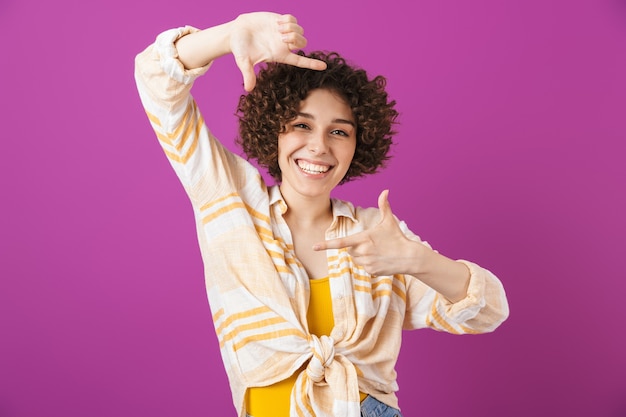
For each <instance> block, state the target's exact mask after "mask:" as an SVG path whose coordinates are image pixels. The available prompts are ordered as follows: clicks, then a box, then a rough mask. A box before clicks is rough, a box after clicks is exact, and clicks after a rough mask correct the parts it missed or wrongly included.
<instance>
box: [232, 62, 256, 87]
mask: <svg viewBox="0 0 626 417" xmlns="http://www.w3.org/2000/svg"><path fill="white" fill-rule="evenodd" d="M235 62H236V63H237V67H239V71H241V75H242V76H243V88H244V89H245V90H246V91H248V92H250V91H252V90H253V89H254V86H255V85H256V74H255V73H254V65H252V62H250V60H249V59H248V58H236V59H235Z"/></svg>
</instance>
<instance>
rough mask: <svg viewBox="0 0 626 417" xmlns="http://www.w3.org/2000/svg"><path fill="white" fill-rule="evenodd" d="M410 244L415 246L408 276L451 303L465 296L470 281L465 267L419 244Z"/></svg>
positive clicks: (468, 272)
mask: <svg viewBox="0 0 626 417" xmlns="http://www.w3.org/2000/svg"><path fill="white" fill-rule="evenodd" d="M411 244H412V245H415V246H414V248H413V253H414V256H413V257H412V259H413V263H412V265H413V266H412V270H411V272H410V275H412V276H414V277H415V278H417V279H419V280H420V281H422V282H423V283H424V284H426V285H428V286H429V287H431V288H432V289H434V290H435V291H437V292H438V293H439V294H441V295H443V296H444V297H446V298H447V299H448V300H450V301H451V302H453V303H455V302H457V301H460V300H462V299H464V298H465V297H466V296H467V288H468V285H469V281H470V271H469V269H468V268H467V266H465V265H464V264H463V263H461V262H457V261H454V260H452V259H450V258H448V257H446V256H444V255H441V254H440V253H438V252H435V251H433V250H432V249H430V248H428V247H426V246H424V245H423V244H421V243H419V242H414V241H412V242H411ZM415 260H417V261H415Z"/></svg>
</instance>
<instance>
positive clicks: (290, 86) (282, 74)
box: [236, 51, 398, 183]
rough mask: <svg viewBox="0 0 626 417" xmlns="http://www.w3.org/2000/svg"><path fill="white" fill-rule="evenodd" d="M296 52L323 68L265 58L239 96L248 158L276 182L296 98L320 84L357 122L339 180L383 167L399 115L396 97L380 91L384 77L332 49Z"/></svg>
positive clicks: (241, 139)
mask: <svg viewBox="0 0 626 417" xmlns="http://www.w3.org/2000/svg"><path fill="white" fill-rule="evenodd" d="M298 54H299V55H302V56H307V57H309V58H315V59H319V60H322V61H324V62H326V64H327V68H326V69H325V70H324V71H315V70H309V69H303V68H298V67H294V66H291V65H287V64H277V63H269V64H267V65H266V66H265V67H264V68H263V69H261V70H260V71H259V74H258V76H257V83H256V87H255V88H254V90H252V92H250V93H248V94H244V95H242V96H241V97H240V98H239V105H238V106H237V113H236V114H237V117H238V118H239V137H238V138H237V143H238V144H239V145H240V146H241V147H242V149H243V151H244V152H245V154H246V155H247V157H248V158H252V159H256V160H257V161H258V162H259V165H261V166H263V167H265V168H266V169H267V170H268V172H269V173H270V175H271V176H272V177H274V179H275V180H277V181H279V182H280V181H281V172H280V168H279V166H278V135H279V134H281V133H283V132H285V128H286V126H287V124H288V123H289V122H290V121H291V120H293V119H295V118H296V116H297V113H298V110H299V106H300V102H301V101H302V100H304V99H305V98H306V97H307V96H308V94H309V92H310V91H311V90H314V89H317V88H322V89H327V90H330V91H333V92H336V93H338V94H340V95H341V96H342V97H343V98H344V100H345V101H346V103H347V104H348V105H349V106H350V108H351V109H352V113H353V115H354V118H355V121H356V125H357V133H356V140H357V142H356V151H355V153H354V157H353V159H352V163H351V164H350V168H349V169H348V172H347V173H346V175H345V176H344V178H343V179H342V180H341V183H345V182H348V181H350V180H351V179H353V178H356V177H361V176H364V175H366V174H372V173H374V172H376V171H377V170H378V169H379V168H382V167H384V166H385V163H386V161H387V160H388V159H389V158H390V155H388V152H389V149H390V147H391V145H392V137H393V135H394V134H395V132H394V131H393V130H392V126H393V124H395V122H396V118H397V116H398V112H397V111H396V110H395V108H394V106H395V104H396V102H395V100H389V99H388V96H387V92H386V91H385V86H386V79H385V78H384V77H383V76H381V75H379V76H377V77H375V78H373V79H371V80H369V79H368V77H367V73H366V72H365V71H364V70H362V69H359V68H356V67H353V66H351V65H349V64H347V63H346V60H345V59H344V58H342V57H341V56H340V55H339V54H338V53H336V52H321V51H316V52H311V53H309V54H306V53H304V52H303V51H298Z"/></svg>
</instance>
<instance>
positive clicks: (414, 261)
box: [313, 190, 430, 275]
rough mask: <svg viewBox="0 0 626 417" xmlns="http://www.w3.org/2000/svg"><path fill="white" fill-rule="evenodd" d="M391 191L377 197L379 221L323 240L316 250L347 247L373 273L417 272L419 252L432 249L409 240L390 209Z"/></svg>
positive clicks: (357, 261) (355, 259)
mask: <svg viewBox="0 0 626 417" xmlns="http://www.w3.org/2000/svg"><path fill="white" fill-rule="evenodd" d="M388 195H389V190H384V191H383V192H382V193H380V196H379V197H378V208H379V209H380V221H379V222H378V224H377V225H376V226H374V227H373V228H371V229H368V230H364V231H362V232H359V233H356V234H354V235H351V236H346V237H340V238H337V239H331V240H327V241H325V242H320V243H318V244H316V245H314V246H313V250H326V249H342V248H346V249H347V250H348V253H350V255H351V256H352V258H353V260H354V262H355V263H356V264H357V265H360V266H362V267H363V268H364V269H365V271H367V273H369V274H371V275H394V274H411V273H413V274H414V273H416V269H417V268H416V267H419V259H420V255H421V254H423V252H424V251H428V250H430V249H429V248H428V247H426V246H425V245H423V244H420V243H419V242H415V241H412V240H410V239H408V238H407V237H406V236H405V235H404V233H403V232H402V230H401V229H400V225H399V224H398V220H397V219H396V217H395V216H394V215H393V213H392V211H391V205H390V204H389V201H388Z"/></svg>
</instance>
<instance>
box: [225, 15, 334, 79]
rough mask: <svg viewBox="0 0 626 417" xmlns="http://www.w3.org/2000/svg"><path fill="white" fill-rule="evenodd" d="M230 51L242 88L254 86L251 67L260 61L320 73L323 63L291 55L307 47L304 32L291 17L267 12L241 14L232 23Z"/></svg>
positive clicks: (254, 77) (253, 75)
mask: <svg viewBox="0 0 626 417" xmlns="http://www.w3.org/2000/svg"><path fill="white" fill-rule="evenodd" d="M232 24H233V27H232V29H233V30H232V31H231V34H230V50H231V52H232V54H233V56H234V57H235V62H236V63H237V66H238V67H239V70H240V71H241V74H242V75H243V81H244V88H245V90H246V91H252V89H253V88H254V86H255V85H256V75H255V73H254V66H255V65H256V64H258V63H260V62H279V63H284V64H289V65H294V66H297V67H302V68H309V69H313V70H323V69H325V68H326V63H325V62H323V61H319V60H316V59H311V58H306V57H303V56H301V55H298V54H295V53H293V52H292V50H294V49H301V48H304V47H305V46H306V43H307V41H306V38H305V37H304V29H303V28H302V26H300V25H298V21H297V20H296V18H295V17H294V16H292V15H289V14H285V15H279V14H276V13H269V12H257V13H249V14H243V15H240V16H239V17H237V19H235V20H234V21H233V22H232Z"/></svg>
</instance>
